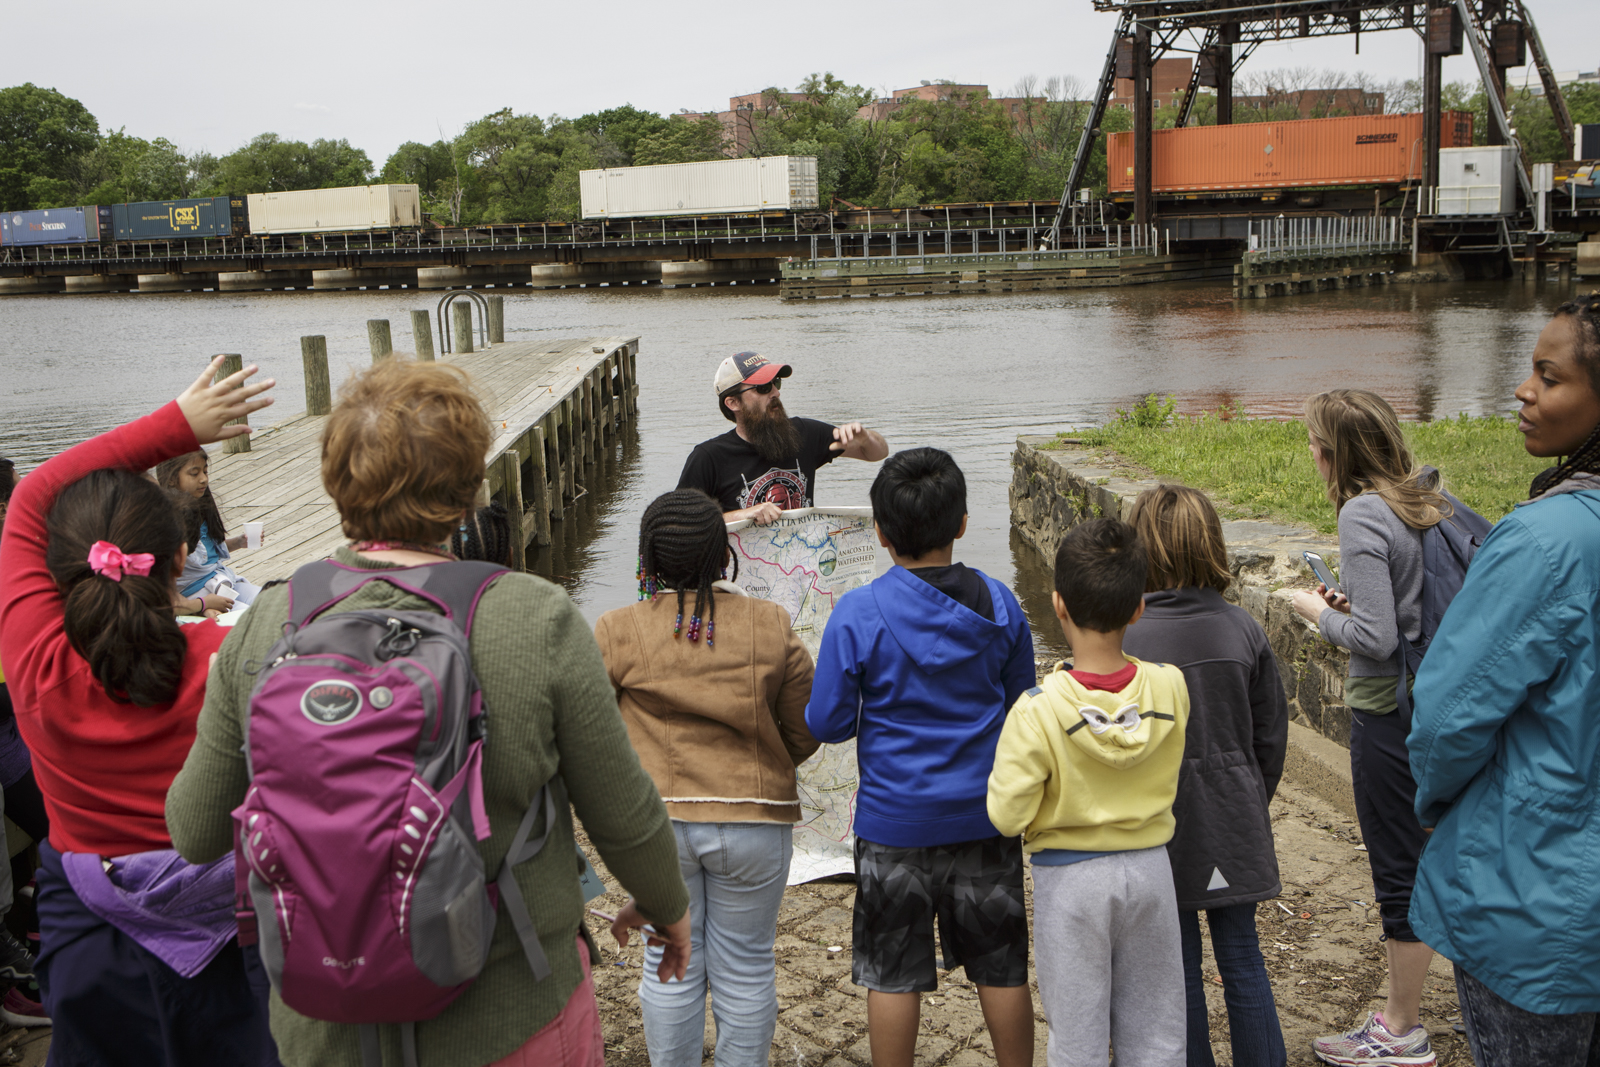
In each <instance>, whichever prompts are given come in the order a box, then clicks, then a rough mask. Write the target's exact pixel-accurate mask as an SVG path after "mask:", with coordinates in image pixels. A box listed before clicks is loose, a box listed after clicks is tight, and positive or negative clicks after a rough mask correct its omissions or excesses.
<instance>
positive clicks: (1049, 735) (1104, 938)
mask: <svg viewBox="0 0 1600 1067" xmlns="http://www.w3.org/2000/svg"><path fill="white" fill-rule="evenodd" d="M1148 574H1149V563H1148V557H1147V556H1146V554H1145V550H1144V546H1143V545H1141V544H1140V543H1139V540H1138V537H1137V535H1136V534H1135V533H1134V531H1133V528H1132V527H1131V526H1128V525H1127V524H1126V523H1122V522H1118V521H1117V520H1115V519H1091V520H1090V521H1088V522H1086V523H1083V524H1082V525H1080V526H1077V527H1074V528H1073V529H1072V530H1071V531H1069V532H1068V533H1067V536H1066V537H1064V538H1063V539H1062V541H1061V546H1060V547H1059V548H1058V549H1057V550H1056V573H1055V584H1056V591H1055V593H1054V595H1053V597H1052V600H1053V601H1054V604H1055V610H1056V618H1057V619H1059V620H1060V622H1061V631H1062V633H1063V634H1065V635H1066V638H1067V641H1068V643H1069V644H1071V646H1072V653H1073V665H1072V666H1071V667H1070V668H1069V667H1068V666H1067V665H1066V664H1064V663H1063V664H1061V665H1059V666H1058V667H1057V668H1056V670H1055V671H1053V672H1052V673H1051V674H1049V675H1048V676H1046V678H1045V680H1044V684H1043V685H1041V686H1038V687H1037V688H1034V689H1030V690H1028V691H1027V692H1026V693H1025V694H1023V695H1022V697H1021V698H1020V699H1018V700H1017V702H1016V704H1014V705H1013V706H1012V708H1011V714H1010V715H1009V716H1008V717H1007V718H1006V724H1005V727H1004V729H1002V730H1001V733H1000V744H999V747H998V749H997V750H996V752H995V758H994V770H993V771H992V772H991V773H990V775H989V798H988V808H989V819H990V821H991V822H993V823H994V825H995V828H996V829H998V830H999V831H1000V832H1001V833H1002V834H1018V833H1020V834H1022V847H1023V851H1024V852H1025V853H1027V854H1028V856H1029V859H1030V862H1031V865H1032V867H1033V941H1034V958H1035V960H1036V966H1037V968H1038V975H1039V998H1040V1000H1041V1001H1043V1003H1044V1013H1045V1019H1046V1020H1047V1021H1048V1023H1049V1026H1050V1045H1049V1052H1048V1063H1049V1065H1050V1067H1089V1065H1099V1067H1104V1065H1105V1064H1106V1062H1107V1048H1108V1046H1115V1047H1116V1050H1117V1063H1118V1064H1137V1065H1139V1067H1184V1054H1185V1047H1184V1046H1185V1033H1186V1009H1185V1002H1184V986H1183V951H1182V946H1181V942H1180V940H1179V933H1178V906H1177V899H1176V897H1175V896H1174V894H1173V887H1172V868H1171V866H1170V864H1169V863H1168V862H1167V850H1166V847H1165V846H1166V843H1167V841H1168V840H1169V839H1170V838H1171V837H1172V829H1173V817H1172V801H1173V797H1174V796H1175V795H1176V793H1177V789H1178V768H1179V765H1180V764H1181V763H1182V761H1183V730H1184V724H1185V723H1186V722H1187V721H1188V718H1189V691H1188V689H1187V688H1186V687H1185V686H1184V682H1183V673H1182V672H1181V671H1179V670H1178V668H1177V667H1173V666H1170V665H1168V664H1163V663H1144V662H1142V661H1140V660H1137V659H1134V658H1133V657H1132V656H1128V655H1125V654H1124V653H1123V651H1122V635H1123V631H1125V630H1126V629H1127V628H1128V627H1129V626H1130V625H1132V623H1133V622H1134V621H1135V620H1137V619H1138V618H1139V616H1140V614H1142V613H1143V611H1144V599H1143V595H1144V587H1145V580H1146V578H1147V577H1148Z"/></svg>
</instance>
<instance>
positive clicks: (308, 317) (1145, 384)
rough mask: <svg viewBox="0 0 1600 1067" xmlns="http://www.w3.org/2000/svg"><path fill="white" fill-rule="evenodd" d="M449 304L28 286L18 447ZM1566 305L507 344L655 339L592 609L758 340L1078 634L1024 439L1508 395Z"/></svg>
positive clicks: (277, 366)
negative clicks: (1044, 532)
mask: <svg viewBox="0 0 1600 1067" xmlns="http://www.w3.org/2000/svg"><path fill="white" fill-rule="evenodd" d="M437 299H438V298H437V295H432V296H430V295H429V294H427V293H413V292H408V291H389V290H380V291H374V292H354V293H309V292H308V293H253V294H215V293H197V294H164V295H154V294H147V295H142V296H141V295H139V294H102V295H92V296H71V297H68V296H60V295H58V296H36V297H21V296H12V297H5V298H3V299H0V454H3V455H8V456H11V457H12V458H13V459H15V460H16V461H17V463H18V467H19V468H20V469H23V470H26V469H27V468H29V467H31V466H33V465H34V464H36V463H38V462H39V461H40V460H42V459H44V458H45V457H47V456H49V455H51V454H53V453H54V452H56V451H58V450H60V449H61V448H64V447H66V446H67V445H70V444H73V443H75V442H77V441H80V440H82V439H84V438H85V437H88V436H92V435H93V434H96V433H99V432H101V431H103V430H106V429H108V428H110V427H112V426H114V425H116V424H118V423H120V422H123V421H126V420H128V419H130V418H133V417H136V416H138V415H141V414H144V413H145V412H148V411H150V410H152V409H153V408H155V407H156V406H158V405H159V404H161V403H162V402H164V401H166V400H168V399H170V398H172V397H173V396H176V395H177V393H178V392H179V391H181V390H182V388H183V387H184V386H185V385H186V384H187V383H188V382H189V381H191V380H193V378H194V376H195V374H196V373H198V371H199V370H200V369H202V368H203V367H204V365H205V363H206V361H207V359H208V358H209V356H210V355H211V354H213V353H216V352H240V353H243V354H244V357H245V361H246V362H247V363H249V362H255V363H258V364H259V365H260V366H261V367H262V371H263V373H264V374H268V375H271V376H273V377H276V378H277V379H278V380H279V382H280V383H281V384H280V386H279V388H278V389H277V390H276V393H277V396H278V401H277V403H276V404H275V405H274V406H273V407H272V408H271V409H269V410H268V411H267V412H266V413H265V416H264V417H258V418H257V422H258V424H263V425H265V424H270V423H271V422H274V421H277V420H278V419H281V418H285V417H288V416H291V415H294V414H297V413H298V412H299V411H301V410H303V407H304V390H303V384H302V380H301V371H300V349H299V337H300V336H301V335H302V334H313V333H320V334H325V335H326V336H327V338H328V349H329V356H330V362H331V363H332V371H333V376H334V380H335V382H336V383H337V382H338V381H339V380H340V379H341V378H342V377H343V376H344V375H345V374H346V373H347V372H348V370H351V369H355V368H358V367H360V366H363V365H365V364H367V363H368V362H369V358H368V355H367V343H366V327H365V322H366V320H367V319H372V318H388V319H390V320H391V321H392V323H393V327H394V331H395V346H396V348H399V349H402V350H404V349H408V348H409V347H410V343H411V341H410V334H409V322H410V320H409V316H408V314H407V313H408V312H409V311H410V310H411V309H412V308H423V307H432V306H433V304H434V303H435V301H436V300H437ZM1561 299H1562V293H1561V290H1558V289H1557V288H1556V287H1555V286H1551V285H1544V286H1535V285H1532V284H1523V283H1520V282H1515V283H1478V284H1449V285H1444V284H1441V285H1425V286H1417V287H1407V286H1400V287H1389V288H1382V289H1355V290H1346V291H1343V292H1329V293H1321V294H1316V295H1308V296H1298V297H1290V298H1280V299H1272V300H1256V301H1248V302H1236V301H1234V299H1233V298H1232V296H1231V294H1230V292H1229V290H1228V289H1227V288H1226V287H1221V286H1217V285H1214V284H1196V285H1192V286H1160V287H1157V286H1143V287H1134V288H1127V289H1089V290H1078V291H1073V292H1066V293H1048V294H1028V295H1024V294H1016V295H1007V296H984V297H980V296H963V297H900V298H881V299H857V300H826V301H804V302H794V303H785V302H783V301H780V300H779V299H778V298H777V296H776V295H775V293H774V291H773V290H772V289H770V288H766V287H762V288H756V289H747V288H743V287H735V288H716V289H687V290H663V289H635V288H625V289H616V290H612V289H573V290H559V291H552V292H522V293H508V294H507V303H506V334H507V340H510V341H516V340H536V339H541V338H550V339H555V338H565V337H591V336H602V335H628V336H631V335H638V336H639V337H640V354H639V383H640V388H641V395H640V398H639V420H638V424H637V430H636V432H630V433H628V434H626V435H625V436H624V439H623V440H622V441H621V442H620V443H619V444H618V446H617V448H616V449H615V450H614V451H613V455H612V456H611V457H610V458H609V459H608V460H607V461H606V462H605V463H604V465H603V469H602V470H601V471H600V472H599V474H598V476H597V477H596V478H594V479H593V481H594V482H596V483H597V484H596V486H595V491H594V492H592V493H591V494H590V495H589V496H588V497H586V498H585V499H584V500H583V501H581V502H580V505H579V512H580V514H579V516H578V520H577V521H576V522H575V523H568V524H566V525H567V528H568V529H569V530H571V531H572V533H571V534H569V535H568V536H566V537H563V538H558V544H557V545H555V546H554V551H553V552H551V553H549V554H548V555H547V557H546V559H545V560H544V561H543V562H542V564H541V567H540V569H543V570H545V571H547V572H548V573H551V574H552V576H554V577H555V578H557V579H558V580H560V581H561V582H562V583H563V584H564V585H565V586H566V587H567V589H568V590H569V592H570V593H571V594H572V596H573V598H574V599H575V600H576V602H577V603H578V605H579V606H580V607H581V608H582V610H583V611H584V613H585V615H587V616H588V617H589V618H591V619H593V618H595V617H597V616H598V615H599V614H600V613H601V612H603V611H605V610H608V609H609V608H612V607H616V606H618V605H621V604H624V603H626V602H628V601H629V600H630V599H632V597H633V595H634V593H633V583H634V577H633V574H634V559H635V549H636V545H637V537H638V530H637V521H638V516H639V514H640V513H641V511H642V509H643V507H644V505H645V504H646V503H647V502H648V501H649V500H651V499H652V498H654V497H655V496H656V495H658V494H660V493H663V492H665V491H667V490H669V489H672V488H674V487H675V486H676V484H677V478H678V472H679V470H680V468H681V466H682V464H683V460H684V458H685V456H687V454H688V452H689V450H690V449H691V448H692V447H693V446H694V444H695V443H696V442H698V441H701V440H703V439H705V438H708V437H711V436H713V435H715V434H719V433H722V432H724V431H725V430H726V429H727V426H728V424H727V423H726V422H725V421H724V420H723V419H722V418H721V416H719V415H718V414H717V411H716V402H715V399H714V395H713V393H712V389H711V376H712V372H713V370H714V369H715V367H716V364H717V363H718V362H719V361H720V360H721V359H722V358H723V357H724V356H726V355H729V354H731V353H733V352H735V351H741V350H746V349H754V350H756V351H759V352H762V353H764V354H766V355H768V356H769V357H772V358H776V359H781V360H783V361H785V362H789V363H792V364H793V365H794V368H795V371H794V375H793V377H791V378H790V379H788V380H787V381H786V382H785V385H784V402H785V405H786V406H787V407H788V409H789V411H790V413H791V414H795V415H805V416H809V417H812V418H818V419H824V420H827V421H829V422H842V421H846V420H851V419H857V420H860V421H862V422H864V423H866V424H867V425H869V426H871V427H873V428H874V429H877V430H878V431H880V432H881V433H882V434H883V435H884V436H885V437H886V438H887V439H888V441H889V444H890V447H891V448H894V449H898V448H906V447H910V446H914V445H937V446H938V447H940V448H944V449H946V450H948V451H949V452H951V453H952V454H953V455H954V456H955V457H956V460H957V462H959V463H960V464H961V467H962V469H963V470H964V471H965V473H966V477H967V487H968V507H969V511H970V514H971V520H970V523H969V525H968V531H967V535H966V538H965V539H964V540H963V541H962V542H960V543H959V544H958V546H957V547H958V552H957V558H958V559H962V560H964V561H965V562H967V563H968V564H969V565H972V566H976V567H979V568H981V569H982V570H984V571H986V572H988V573H989V574H990V575H992V576H993V577H995V578H997V579H1000V580H1002V581H1006V582H1010V583H1013V586H1014V587H1015V588H1016V589H1017V591H1018V593H1019V594H1021V595H1022V596H1023V597H1024V602H1025V603H1026V604H1027V605H1028V607H1029V609H1030V614H1031V615H1032V616H1033V619H1034V625H1035V630H1036V631H1038V632H1039V637H1040V638H1041V639H1043V642H1044V644H1046V645H1047V646H1053V645H1055V644H1056V640H1055V638H1056V637H1057V635H1056V633H1055V627H1054V620H1053V619H1051V618H1050V617H1049V614H1048V607H1047V600H1048V588H1049V587H1048V581H1049V576H1048V572H1047V571H1046V570H1044V569H1043V568H1042V567H1040V566H1039V563H1038V561H1037V560H1035V559H1034V558H1032V554H1031V550H1030V549H1028V548H1027V547H1026V546H1023V545H1022V544H1021V543H1020V542H1018V541H1017V539H1016V538H1014V537H1013V536H1012V535H1011V532H1010V523H1009V515H1008V505H1007V498H1006V491H1007V486H1008V484H1009V482H1010V458H1011V453H1012V450H1013V446H1014V439H1015V437H1016V436H1017V435H1018V434H1024V433H1048V432H1053V431H1055V430H1059V429H1065V428H1069V427H1073V426H1081V425H1087V424H1092V423H1097V422H1100V421H1102V420H1104V419H1106V418H1107V417H1108V416H1110V415H1111V414H1112V413H1113V412H1114V410H1115V409H1116V408H1117V407H1127V406H1129V405H1130V404H1131V403H1133V402H1134V401H1135V400H1136V399H1137V398H1138V397H1140V396H1142V395H1144V394H1147V393H1152V392H1155V393H1162V394H1172V395H1173V396H1175V397H1176V399H1177V401H1178V404H1179V407H1180V410H1183V411H1186V412H1195V411H1201V410H1206V409H1211V408H1216V407H1218V406H1221V405H1223V404H1242V405H1243V406H1244V408H1245V409H1246V411H1247V412H1249V413H1250V414H1252V415H1261V416H1287V415H1295V414H1297V413H1298V412H1299V410H1300V406H1301V404H1302V402H1303V399H1304V397H1305V396H1306V395H1307V394H1309V393H1313V392H1316V391H1319V390H1322V389H1329V388H1336V387H1340V386H1361V387H1365V388H1369V389H1373V390H1375V391H1376V392H1378V393H1381V394H1382V395H1384V396H1385V397H1387V398H1389V399H1390V401H1391V402H1393V403H1394V404H1395V406H1396V407H1397V408H1398V409H1399V410H1400V411H1401V412H1402V413H1403V414H1406V415H1408V416H1411V417H1416V418H1423V419H1427V418H1431V417H1434V416H1445V415H1454V414H1456V413H1457V412H1462V411H1465V412H1469V413H1472V414H1485V413H1508V412H1510V411H1511V410H1512V407H1513V404H1514V402H1513V400H1512V397H1511V391H1512V389H1513V388H1515V386H1516V384H1517V382H1519V381H1520V380H1521V378H1522V377H1523V376H1524V375H1525V374H1526V370H1525V368H1526V367H1527V365H1528V357H1529V354H1530V353H1531V352H1532V350H1533V344H1534V340H1535V338H1536V337H1537V335H1538V332H1539V330H1540V329H1541V328H1542V327H1543V326H1544V323H1545V322H1546V321H1547V320H1548V318H1549V316H1550V313H1551V312H1552V311H1553V309H1554V308H1555V306H1556V305H1557V304H1558V303H1559V302H1560V300H1561ZM876 470H877V465H876V464H867V463H858V462H853V461H848V460H841V461H839V462H836V463H834V464H832V465H830V466H828V467H825V468H823V470H822V471H821V472H820V473H819V476H818V485H817V490H816V499H817V502H818V503H819V504H833V505H846V504H865V503H866V502H867V490H868V488H869V486H870V485H871V482H872V477H873V474H874V473H875V471H876ZM221 503H222V506H223V508H224V510H226V508H227V505H228V501H227V500H226V498H225V497H224V498H223V499H222V500H221ZM269 536H270V534H269ZM252 577H255V576H252Z"/></svg>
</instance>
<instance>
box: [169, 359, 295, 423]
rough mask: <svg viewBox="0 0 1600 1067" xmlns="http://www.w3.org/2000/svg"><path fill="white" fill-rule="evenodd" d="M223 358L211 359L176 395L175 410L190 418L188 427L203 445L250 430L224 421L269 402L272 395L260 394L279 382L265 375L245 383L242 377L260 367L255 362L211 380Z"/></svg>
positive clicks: (248, 412) (242, 415) (237, 417)
mask: <svg viewBox="0 0 1600 1067" xmlns="http://www.w3.org/2000/svg"><path fill="white" fill-rule="evenodd" d="M223 358H224V357H222V356H217V357H215V358H213V359H212V360H211V363H210V364H209V365H208V366H207V367H206V369H205V371H204V372H203V373H202V374H201V375H200V377H198V378H196V379H195V380H194V383H193V384H192V385H190V386H189V388H187V389H185V390H184V391H183V392H181V393H179V394H178V409H179V410H180V411H182V412H183V417H184V418H186V419H188V420H189V429H191V430H193V431H194V436H195V440H197V441H199V442H200V443H201V444H203V445H209V444H211V443H212V442H214V441H226V440H227V439H228V438H230V437H238V436H239V435H240V434H246V433H249V432H250V427H248V426H244V425H237V426H229V425H227V424H228V423H230V422H232V421H233V420H234V419H241V418H244V417H245V416H247V415H250V414H252V413H254V412H257V411H260V410H261V409H262V408H264V407H267V406H268V405H269V404H271V403H272V397H270V396H262V395H260V394H262V393H265V392H266V391H267V390H268V389H271V388H272V387H273V386H274V385H277V384H278V383H277V380H276V379H273V378H267V379H265V380H263V381H259V382H252V383H251V384H249V385H245V384H244V383H245V379H246V378H248V377H250V376H251V375H252V374H254V373H256V371H258V370H259V369H260V368H259V367H257V366H255V365H254V364H251V365H250V366H248V367H245V368H244V369H243V370H240V371H237V372H235V373H233V374H230V375H228V376H227V377H226V378H223V379H222V380H221V381H218V382H213V381H212V379H213V378H214V377H215V376H216V373H217V371H218V370H220V369H221V367H222V360H223Z"/></svg>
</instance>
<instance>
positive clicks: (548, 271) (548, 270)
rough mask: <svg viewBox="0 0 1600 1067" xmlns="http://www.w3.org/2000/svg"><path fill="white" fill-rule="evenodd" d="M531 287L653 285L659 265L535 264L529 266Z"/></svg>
mask: <svg viewBox="0 0 1600 1067" xmlns="http://www.w3.org/2000/svg"><path fill="white" fill-rule="evenodd" d="M529 271H530V274H531V276H532V284H533V287H534V288H535V289H566V288H569V287H577V286H586V285H653V284H656V283H658V282H660V281H661V264H660V263H657V262H655V261H653V260H647V259H641V260H619V261H617V262H614V263H536V264H534V265H533V266H532V267H531V268H529Z"/></svg>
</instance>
